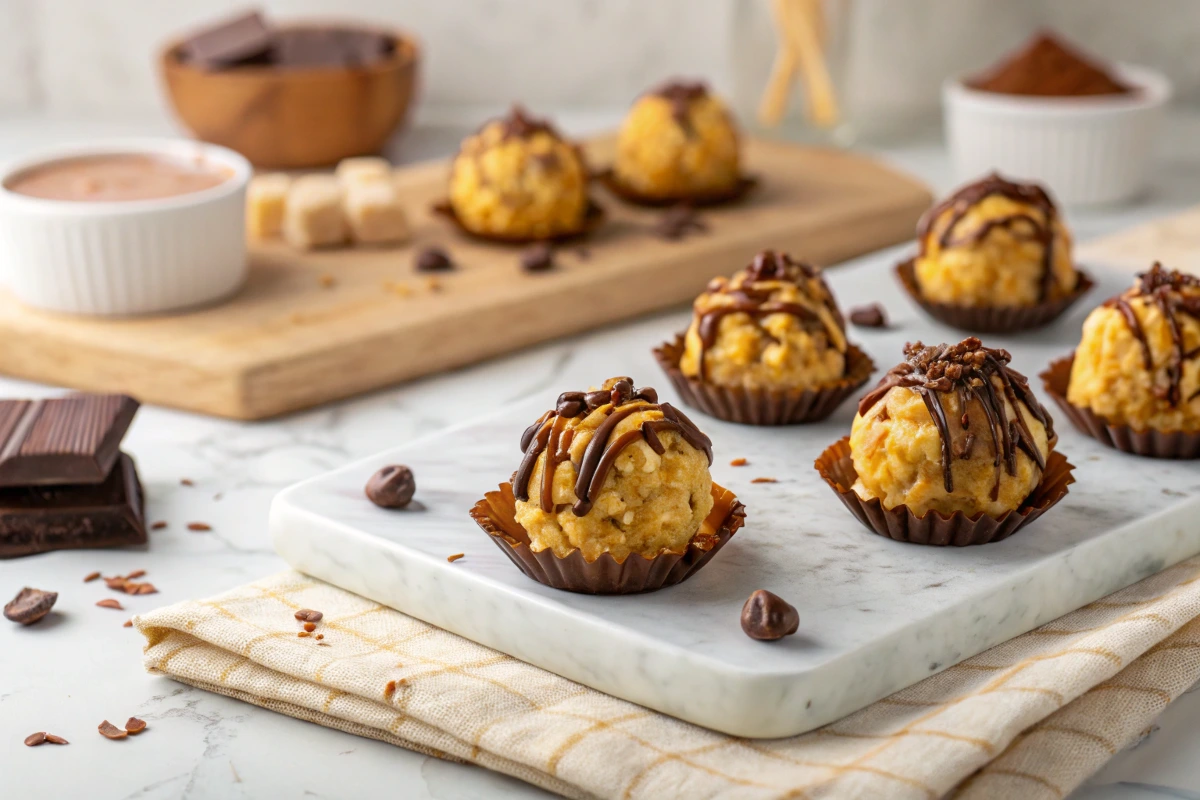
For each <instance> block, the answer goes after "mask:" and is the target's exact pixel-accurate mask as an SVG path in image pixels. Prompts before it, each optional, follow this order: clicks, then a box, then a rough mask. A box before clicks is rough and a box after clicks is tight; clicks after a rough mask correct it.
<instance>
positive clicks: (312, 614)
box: [293, 608, 325, 622]
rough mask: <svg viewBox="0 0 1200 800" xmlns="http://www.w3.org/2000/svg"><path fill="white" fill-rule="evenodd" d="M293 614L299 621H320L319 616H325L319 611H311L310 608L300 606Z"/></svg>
mask: <svg viewBox="0 0 1200 800" xmlns="http://www.w3.org/2000/svg"><path fill="white" fill-rule="evenodd" d="M293 616H295V617H296V619H298V620H300V621H301V622H320V621H321V617H323V616H325V615H324V614H322V613H321V612H320V611H313V610H312V609H311V608H302V609H300V610H299V611H297V612H296V613H295V614H294V615H293Z"/></svg>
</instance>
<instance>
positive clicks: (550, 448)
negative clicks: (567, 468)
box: [512, 378, 712, 517]
mask: <svg viewBox="0 0 1200 800" xmlns="http://www.w3.org/2000/svg"><path fill="white" fill-rule="evenodd" d="M606 386H608V387H609V388H606V389H600V390H597V391H593V392H587V393H586V394H585V393H584V392H563V393H562V394H561V395H559V397H558V402H557V403H556V404H555V408H554V410H553V411H547V412H546V413H545V414H543V415H542V416H541V417H539V418H538V420H537V421H536V422H534V423H533V424H532V425H530V426H529V427H528V428H526V429H525V432H524V433H523V434H521V451H522V452H523V453H524V456H523V457H522V459H521V464H520V466H519V467H517V471H516V473H514V475H513V479H512V484H513V493H514V495H515V496H516V498H517V499H518V500H521V501H525V502H528V501H529V480H530V478H531V477H533V471H534V468H535V467H536V466H537V460H538V457H539V456H540V455H541V454H542V452H543V451H544V452H545V453H546V463H545V464H544V466H543V468H542V484H541V487H540V493H539V495H540V496H539V498H538V500H539V504H540V506H541V509H542V510H543V511H545V512H547V513H553V512H554V511H556V506H555V503H554V473H555V471H556V470H557V468H558V465H559V464H561V463H562V462H564V461H566V460H568V459H570V457H571V456H570V448H571V442H572V440H573V439H574V434H575V431H576V430H577V429H576V428H568V427H567V420H569V419H574V418H576V417H582V416H585V415H587V414H591V413H593V412H603V413H604V414H605V419H604V421H603V422H601V423H600V425H599V427H597V428H596V430H595V432H594V433H593V434H592V438H591V440H590V441H589V442H588V443H587V447H585V448H584V451H583V456H582V457H581V458H580V462H579V463H578V464H576V465H575V467H576V479H575V497H576V502H575V504H574V505H573V506H572V507H571V510H572V511H573V512H574V513H575V515H576V516H578V517H582V516H584V515H585V514H587V513H588V512H589V511H590V510H591V508H592V498H593V497H595V495H596V494H597V493H599V491H600V490H601V489H602V488H603V486H604V482H605V481H606V480H607V479H608V474H609V472H610V471H611V470H612V466H613V464H614V463H615V462H616V460H617V458H618V457H619V456H620V455H621V453H622V452H623V451H624V450H625V448H626V447H628V446H629V445H631V444H633V443H634V442H637V441H645V442H646V445H647V446H648V447H649V448H650V449H651V450H653V451H654V452H655V453H657V454H659V455H662V454H663V453H665V452H666V447H665V446H664V445H663V443H662V440H661V438H660V436H659V434H661V433H663V432H666V431H675V432H676V433H678V434H679V435H680V436H681V437H682V438H683V440H684V441H685V442H687V443H688V444H689V445H691V446H692V447H694V448H696V449H697V450H700V451H701V452H703V453H704V454H705V456H706V457H707V458H708V463H709V464H712V442H711V441H710V440H709V438H708V437H707V436H705V435H704V434H703V433H702V432H701V431H700V429H699V428H697V427H696V426H695V424H694V423H693V422H692V421H691V420H690V419H688V418H687V417H686V416H685V415H684V414H683V412H681V411H679V410H678V409H676V408H675V407H674V406H672V405H670V404H669V403H659V402H658V393H657V392H656V391H654V390H653V389H651V388H648V387H647V388H644V389H641V390H638V391H635V390H634V387H633V380H632V379H631V378H614V379H612V380H611V381H609V382H608V383H607V384H606ZM646 411H660V412H662V415H663V418H662V419H656V420H644V421H643V422H642V424H641V425H640V426H639V427H638V428H636V429H634V430H631V431H626V432H625V433H623V434H621V435H620V436H618V437H617V438H616V439H615V440H614V441H610V440H611V439H612V435H613V431H614V430H615V429H616V427H617V425H618V424H619V423H620V422H621V421H622V420H624V419H626V418H627V417H629V416H630V415H632V414H636V413H638V412H646Z"/></svg>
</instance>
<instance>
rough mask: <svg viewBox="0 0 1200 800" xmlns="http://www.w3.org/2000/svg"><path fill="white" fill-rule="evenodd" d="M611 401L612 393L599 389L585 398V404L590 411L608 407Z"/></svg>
mask: <svg viewBox="0 0 1200 800" xmlns="http://www.w3.org/2000/svg"><path fill="white" fill-rule="evenodd" d="M611 399H612V392H610V391H608V390H606V389H597V390H596V391H594V392H588V393H587V394H585V395H584V396H583V402H584V403H586V404H587V407H588V411H595V410H596V409H597V408H599V407H600V406H602V405H606V404H607V403H608V401H609V400H611Z"/></svg>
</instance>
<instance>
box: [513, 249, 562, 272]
mask: <svg viewBox="0 0 1200 800" xmlns="http://www.w3.org/2000/svg"><path fill="white" fill-rule="evenodd" d="M521 268H522V269H524V270H525V271H526V272H545V271H546V270H549V269H553V268H554V250H552V249H551V248H550V245H548V244H546V243H545V242H539V243H538V244H535V245H533V246H532V247H528V248H526V249H525V250H524V251H523V252H522V253H521Z"/></svg>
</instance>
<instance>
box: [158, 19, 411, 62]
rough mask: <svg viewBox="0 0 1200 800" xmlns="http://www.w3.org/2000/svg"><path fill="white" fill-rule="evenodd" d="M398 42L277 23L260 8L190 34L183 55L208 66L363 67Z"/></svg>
mask: <svg viewBox="0 0 1200 800" xmlns="http://www.w3.org/2000/svg"><path fill="white" fill-rule="evenodd" d="M395 46H396V43H395V41H394V40H393V39H392V37H391V36H388V35H387V34H385V33H382V32H379V31H374V30H370V29H366V28H350V27H343V26H335V25H319V26H318V25H296V26H291V27H275V26H272V25H270V24H269V23H268V22H267V21H266V20H265V19H263V17H262V15H261V14H259V13H258V12H256V11H252V12H249V13H247V14H243V15H241V16H238V17H235V18H233V19H229V20H227V21H224V22H221V23H218V24H216V25H214V26H212V27H209V28H206V29H205V30H202V31H199V32H197V33H195V34H193V35H192V36H191V37H189V38H188V39H187V40H185V41H184V42H183V43H182V44H181V45H180V46H179V49H178V51H177V52H178V54H179V57H180V58H181V59H182V60H183V61H186V62H187V63H189V64H194V65H196V66H198V67H200V68H201V69H205V70H223V69H233V68H236V67H240V66H255V65H260V66H274V67H283V68H302V67H357V66H362V65H364V64H370V63H373V62H375V61H379V60H381V59H384V58H386V57H387V56H388V55H390V54H391V53H392V51H393V50H394V49H395Z"/></svg>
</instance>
